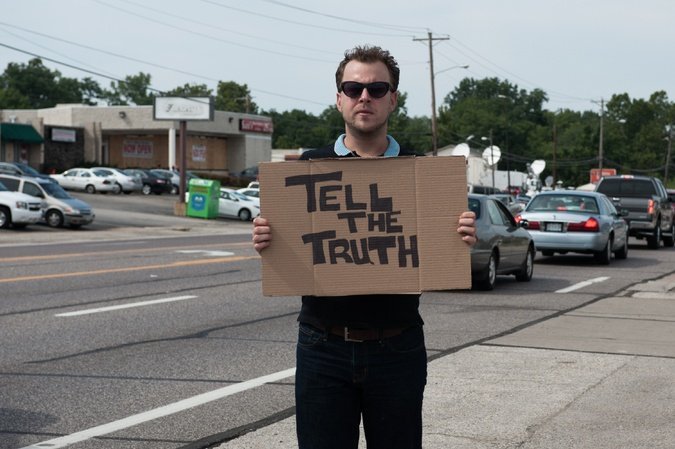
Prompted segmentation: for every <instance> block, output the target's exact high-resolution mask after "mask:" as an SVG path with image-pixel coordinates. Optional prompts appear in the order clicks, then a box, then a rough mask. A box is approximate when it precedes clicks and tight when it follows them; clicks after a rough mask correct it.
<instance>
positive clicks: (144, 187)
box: [141, 184, 152, 195]
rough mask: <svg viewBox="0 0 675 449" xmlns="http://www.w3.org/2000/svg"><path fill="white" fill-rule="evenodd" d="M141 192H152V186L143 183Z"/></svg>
mask: <svg viewBox="0 0 675 449" xmlns="http://www.w3.org/2000/svg"><path fill="white" fill-rule="evenodd" d="M141 192H143V195H150V194H151V193H152V187H150V186H149V185H148V184H143V189H141Z"/></svg>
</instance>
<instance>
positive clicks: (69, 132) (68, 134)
mask: <svg viewBox="0 0 675 449" xmlns="http://www.w3.org/2000/svg"><path fill="white" fill-rule="evenodd" d="M76 141H77V134H76V133H75V130H74V129H62V128H52V142H76Z"/></svg>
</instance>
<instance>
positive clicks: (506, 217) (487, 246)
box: [468, 193, 535, 290]
mask: <svg viewBox="0 0 675 449" xmlns="http://www.w3.org/2000/svg"><path fill="white" fill-rule="evenodd" d="M468 200H469V210H471V211H473V212H475V214H476V234H477V236H478V241H477V242H476V244H475V245H474V246H472V247H471V276H472V281H473V282H472V283H473V287H474V288H475V289H481V290H492V289H493V288H494V287H495V283H496V280H497V275H515V276H516V280H518V281H521V282H527V281H529V280H530V279H532V274H533V273H534V256H535V246H534V242H533V240H532V237H531V236H530V234H529V233H528V232H527V231H526V230H525V229H523V228H521V227H520V226H518V224H517V223H516V221H515V219H514V218H513V215H511V213H510V212H509V211H508V209H507V208H506V206H504V204H503V203H502V202H501V201H499V200H498V199H496V198H493V197H492V196H485V195H477V194H471V193H470V194H469V195H468Z"/></svg>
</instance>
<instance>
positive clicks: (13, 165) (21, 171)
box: [0, 162, 54, 182]
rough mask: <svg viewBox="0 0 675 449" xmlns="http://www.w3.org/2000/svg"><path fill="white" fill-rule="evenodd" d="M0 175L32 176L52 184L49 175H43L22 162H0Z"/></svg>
mask: <svg viewBox="0 0 675 449" xmlns="http://www.w3.org/2000/svg"><path fill="white" fill-rule="evenodd" d="M0 173H5V174H10V175H15V176H32V177H33V178H42V179H46V180H48V181H51V182H54V180H53V179H52V178H50V177H49V175H45V174H43V173H40V172H39V171H37V170H35V169H34V168H33V167H31V166H30V165H28V164H24V163H23V162H0Z"/></svg>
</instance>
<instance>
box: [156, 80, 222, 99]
mask: <svg viewBox="0 0 675 449" xmlns="http://www.w3.org/2000/svg"><path fill="white" fill-rule="evenodd" d="M164 95H165V96H167V97H210V96H211V95H213V89H209V88H208V86H207V85H206V84H187V83H186V84H184V85H183V86H180V87H176V88H173V89H171V90H170V91H168V92H164Z"/></svg>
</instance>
